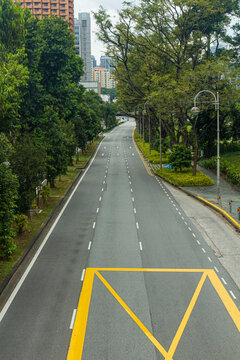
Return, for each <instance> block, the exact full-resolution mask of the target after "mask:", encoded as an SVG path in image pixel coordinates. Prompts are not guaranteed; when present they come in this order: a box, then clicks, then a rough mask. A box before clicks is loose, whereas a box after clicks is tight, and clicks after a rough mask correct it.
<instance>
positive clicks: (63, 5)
mask: <svg viewBox="0 0 240 360" xmlns="http://www.w3.org/2000/svg"><path fill="white" fill-rule="evenodd" d="M13 1H14V3H15V4H16V3H17V2H20V3H21V6H22V7H23V8H25V7H28V8H29V9H30V10H31V13H32V14H33V15H35V16H37V17H38V18H39V19H42V18H43V17H44V16H50V15H56V16H59V17H61V18H62V19H64V20H66V21H69V22H70V24H71V28H72V29H74V0H38V1H36V0H35V1H33V0H13Z"/></svg>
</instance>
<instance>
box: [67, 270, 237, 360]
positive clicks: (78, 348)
mask: <svg viewBox="0 0 240 360" xmlns="http://www.w3.org/2000/svg"><path fill="white" fill-rule="evenodd" d="M105 271H109V272H159V273H168V272H171V273H174V272H175V273H180V272H182V273H190V272H191V273H202V276H201V279H200V281H199V283H198V285H197V287H196V290H195V292H194V294H193V297H192V299H191V301H190V303H189V305H188V308H187V310H186V312H185V314H184V317H183V319H182V321H181V324H180V326H179V328H178V330H177V332H176V335H175V337H174V339H173V341H172V344H171V346H170V348H169V350H168V351H166V350H165V349H164V348H163V346H162V345H161V344H160V342H159V341H158V340H157V339H156V338H155V337H154V336H153V334H151V332H150V331H149V330H148V329H147V328H146V327H145V325H144V324H143V323H142V322H141V321H140V320H139V319H138V317H137V316H136V315H135V314H134V313H133V312H132V310H131V309H130V308H129V307H128V305H127V304H126V303H125V302H124V301H123V300H122V298H121V297H120V296H119V295H118V294H117V292H116V291H115V290H114V289H113V288H112V286H111V285H110V284H109V283H108V282H107V280H106V279H105V278H104V277H103V276H102V275H101V274H100V272H105ZM95 275H96V276H97V277H98V278H99V280H100V281H101V282H102V283H103V284H104V286H105V287H106V288H107V289H108V291H110V293H111V294H112V295H113V297H114V298H115V299H116V300H117V301H118V303H119V304H120V305H121V306H122V307H123V309H124V310H125V311H126V312H127V313H128V315H129V316H130V317H131V318H132V320H133V321H134V322H135V323H136V325H137V326H138V327H139V328H140V329H141V330H142V331H143V333H144V334H145V335H146V336H147V337H148V339H149V340H150V341H151V342H152V343H153V344H154V346H155V347H156V348H157V349H158V350H159V351H160V353H161V354H162V355H163V356H164V359H165V360H173V356H174V354H175V351H176V349H177V346H178V344H179V341H180V339H181V337H182V335H183V332H184V330H185V327H186V325H187V323H188V321H189V318H190V316H191V314H192V311H193V309H194V306H195V305H196V302H197V299H198V297H199V295H200V293H201V290H202V287H203V285H204V283H205V280H206V278H207V277H208V279H209V281H210V282H211V284H212V286H213V287H214V289H215V291H216V293H217V294H218V296H219V297H220V299H221V301H222V303H223V305H224V306H225V308H226V310H227V312H228V313H229V315H230V317H231V319H232V320H233V322H234V324H235V325H236V327H237V329H238V331H239V332H240V311H239V310H238V308H237V306H236V305H235V303H234V301H233V300H232V298H231V297H230V295H229V294H228V292H227V290H226V289H225V287H224V286H223V284H222V282H221V281H220V279H219V278H218V276H217V274H216V273H215V271H214V270H213V269H159V268H158V269H153V268H148V269H146V268H145V269H142V268H87V269H86V273H85V278H84V283H83V288H82V292H81V296H80V300H79V304H78V310H77V316H76V320H75V323H74V328H73V332H72V338H71V342H70V347H69V351H68V356H67V360H77V359H78V360H80V359H81V358H82V352H83V347H84V341H85V334H86V328H87V321H88V313H89V308H90V302H91V294H92V290H93V282H94V276H95Z"/></svg>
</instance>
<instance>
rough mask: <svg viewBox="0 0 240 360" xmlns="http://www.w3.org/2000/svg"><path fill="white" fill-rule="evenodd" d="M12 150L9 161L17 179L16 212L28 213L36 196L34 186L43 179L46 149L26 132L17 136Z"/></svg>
mask: <svg viewBox="0 0 240 360" xmlns="http://www.w3.org/2000/svg"><path fill="white" fill-rule="evenodd" d="M14 150H15V151H14V153H13V155H12V157H11V163H12V169H13V172H14V174H16V175H17V177H18V181H19V190H18V194H19V198H18V202H17V204H18V212H19V213H26V214H28V215H29V210H30V208H31V205H32V203H33V200H34V198H35V197H36V187H38V186H40V185H41V182H42V181H43V180H44V179H45V175H46V151H45V149H44V146H43V144H42V143H41V142H40V140H39V139H37V138H36V137H35V136H34V135H33V134H31V135H30V134H28V133H24V134H21V135H20V136H19V137H18V139H17V141H16V143H15V144H14Z"/></svg>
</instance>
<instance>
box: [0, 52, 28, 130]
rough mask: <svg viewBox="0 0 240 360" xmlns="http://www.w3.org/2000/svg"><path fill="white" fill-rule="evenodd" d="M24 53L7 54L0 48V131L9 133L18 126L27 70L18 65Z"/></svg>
mask: <svg viewBox="0 0 240 360" xmlns="http://www.w3.org/2000/svg"><path fill="white" fill-rule="evenodd" d="M23 56H24V53H23V51H22V50H20V51H18V52H17V53H16V54H11V53H7V52H6V51H5V50H4V49H3V48H1V47H0V131H4V132H9V131H11V130H14V128H15V127H16V126H17V125H18V124H19V109H20V104H21V101H22V89H23V87H24V86H26V84H27V79H28V70H27V68H26V67H25V66H23V65H22V64H21V63H20V60H21V59H22V58H23Z"/></svg>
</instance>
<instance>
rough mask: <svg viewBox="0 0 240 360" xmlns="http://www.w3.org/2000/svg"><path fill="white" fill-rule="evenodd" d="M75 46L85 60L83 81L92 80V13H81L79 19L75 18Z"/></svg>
mask: <svg viewBox="0 0 240 360" xmlns="http://www.w3.org/2000/svg"><path fill="white" fill-rule="evenodd" d="M74 34H75V46H76V48H77V52H78V55H79V56H80V57H81V58H82V59H83V62H84V68H83V70H84V75H83V77H82V79H81V80H82V81H91V80H92V60H91V18H90V13H79V14H78V19H74Z"/></svg>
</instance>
